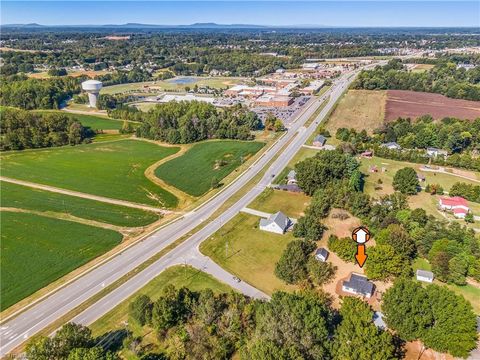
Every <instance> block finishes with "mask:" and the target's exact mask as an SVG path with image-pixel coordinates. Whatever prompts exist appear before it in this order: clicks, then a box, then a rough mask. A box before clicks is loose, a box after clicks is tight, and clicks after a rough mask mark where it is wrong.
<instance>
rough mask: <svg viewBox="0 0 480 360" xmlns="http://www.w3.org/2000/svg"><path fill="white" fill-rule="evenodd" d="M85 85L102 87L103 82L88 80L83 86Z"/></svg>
mask: <svg viewBox="0 0 480 360" xmlns="http://www.w3.org/2000/svg"><path fill="white" fill-rule="evenodd" d="M83 84H85V85H101V84H102V82H101V81H98V80H86V81H84V82H82V85H83Z"/></svg>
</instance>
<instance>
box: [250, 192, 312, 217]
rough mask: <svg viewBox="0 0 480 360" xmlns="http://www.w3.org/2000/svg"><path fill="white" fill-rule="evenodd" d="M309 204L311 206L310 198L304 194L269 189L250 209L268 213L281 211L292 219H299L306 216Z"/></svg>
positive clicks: (253, 202)
mask: <svg viewBox="0 0 480 360" xmlns="http://www.w3.org/2000/svg"><path fill="white" fill-rule="evenodd" d="M308 204H310V197H308V196H307V195H305V194H304V193H293V192H288V191H282V190H273V189H272V188H267V189H265V190H264V191H263V192H262V193H261V194H260V195H259V196H257V198H256V199H255V200H253V201H252V202H251V203H250V204H249V205H248V207H249V208H252V209H256V210H260V211H265V212H268V213H275V212H277V211H281V212H283V213H284V214H286V215H288V216H290V217H292V218H295V219H298V218H299V217H301V216H303V215H304V211H305V209H306V208H307V206H308Z"/></svg>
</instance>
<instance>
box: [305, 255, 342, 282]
mask: <svg viewBox="0 0 480 360" xmlns="http://www.w3.org/2000/svg"><path fill="white" fill-rule="evenodd" d="M307 270H308V273H309V274H310V278H311V280H312V281H313V283H315V284H316V285H323V284H326V283H328V282H329V281H330V280H331V279H332V277H333V276H334V275H335V272H336V271H337V267H336V266H334V265H332V264H331V263H329V262H326V261H319V260H317V259H316V258H315V257H314V256H310V257H309V259H308V262H307Z"/></svg>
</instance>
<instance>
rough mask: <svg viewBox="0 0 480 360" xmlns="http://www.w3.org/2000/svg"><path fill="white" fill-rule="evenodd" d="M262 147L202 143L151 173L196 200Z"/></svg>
mask: <svg viewBox="0 0 480 360" xmlns="http://www.w3.org/2000/svg"><path fill="white" fill-rule="evenodd" d="M264 145H265V144H264V143H261V142H253V141H231V140H230V141H228V140H225V141H206V142H202V143H199V144H196V145H193V146H192V148H190V149H189V150H188V151H187V152H186V153H185V154H184V155H182V156H180V157H177V158H175V159H172V160H170V161H168V162H166V163H164V164H162V165H160V166H159V167H158V168H157V169H156V170H155V175H156V176H157V177H159V178H160V179H162V180H164V181H165V182H166V183H168V184H170V185H172V186H175V187H176V188H178V189H180V190H182V191H183V192H185V193H187V194H190V195H193V196H200V195H203V194H204V193H206V192H207V191H208V190H210V189H211V187H212V179H214V178H215V179H217V181H221V180H222V179H223V178H224V177H225V176H227V175H228V174H230V173H231V172H232V171H233V170H234V169H236V168H237V167H238V166H240V165H241V164H242V163H243V162H244V161H245V160H246V159H247V158H249V157H250V156H252V155H253V154H255V153H256V152H257V151H258V150H260V149H261V148H262V147H263V146H264Z"/></svg>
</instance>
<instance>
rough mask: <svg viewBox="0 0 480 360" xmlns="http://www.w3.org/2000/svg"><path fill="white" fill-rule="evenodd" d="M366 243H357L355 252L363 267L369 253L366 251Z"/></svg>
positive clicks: (359, 263)
mask: <svg viewBox="0 0 480 360" xmlns="http://www.w3.org/2000/svg"><path fill="white" fill-rule="evenodd" d="M365 250H366V249H365V244H357V253H356V254H355V259H357V263H358V265H360V267H363V264H365V261H367V257H368V255H367V254H366V253H365Z"/></svg>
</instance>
